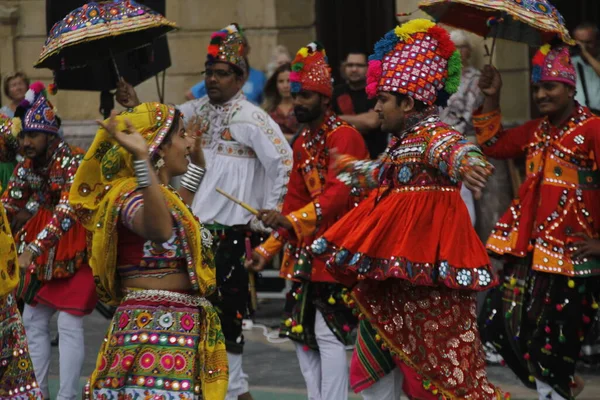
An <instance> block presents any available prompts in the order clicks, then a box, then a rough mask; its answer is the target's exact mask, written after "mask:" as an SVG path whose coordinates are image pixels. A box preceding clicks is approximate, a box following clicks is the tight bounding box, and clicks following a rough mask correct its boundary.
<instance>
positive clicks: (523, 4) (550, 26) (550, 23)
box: [419, 0, 575, 47]
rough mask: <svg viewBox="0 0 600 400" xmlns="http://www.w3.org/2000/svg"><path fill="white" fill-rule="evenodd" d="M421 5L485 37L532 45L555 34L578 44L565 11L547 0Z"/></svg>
mask: <svg viewBox="0 0 600 400" xmlns="http://www.w3.org/2000/svg"><path fill="white" fill-rule="evenodd" d="M419 8H420V9H421V10H423V11H425V12H426V13H427V14H429V15H431V16H432V17H433V18H434V19H435V20H436V21H438V22H441V23H443V24H446V25H450V26H452V27H455V28H459V29H464V30H466V31H469V32H473V33H475V34H478V35H480V36H484V37H494V38H498V39H506V40H512V41H515V42H521V43H527V44H529V45H530V46H532V47H539V46H541V45H543V44H545V43H549V42H550V41H551V40H553V39H554V38H555V37H558V38H559V39H560V40H562V41H563V42H565V43H566V44H569V45H574V44H575V42H574V41H573V39H571V36H570V35H569V31H568V30H567V28H566V27H565V21H564V19H563V17H562V15H560V13H559V12H558V11H557V10H556V8H555V7H554V6H553V5H551V4H549V3H548V2H547V1H546V0H421V1H419Z"/></svg>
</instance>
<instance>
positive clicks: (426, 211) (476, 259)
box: [312, 188, 498, 290]
mask: <svg viewBox="0 0 600 400" xmlns="http://www.w3.org/2000/svg"><path fill="white" fill-rule="evenodd" d="M377 195H378V191H377V190H375V191H373V192H372V193H371V195H370V196H369V198H368V199H367V200H365V201H363V202H362V203H361V204H360V205H359V206H358V207H356V208H355V209H354V210H352V211H350V212H349V213H348V214H346V215H345V216H344V217H343V218H342V219H341V220H340V221H338V222H337V223H336V224H335V225H333V226H332V227H331V228H330V229H329V230H328V231H327V232H326V233H325V235H324V236H323V237H321V238H319V239H317V240H316V241H315V242H314V243H313V245H312V251H313V253H314V254H315V255H316V256H317V257H320V258H322V259H325V260H327V268H328V269H329V271H330V272H331V273H332V274H333V275H334V276H335V277H336V279H338V280H339V281H340V282H342V283H344V284H346V285H349V286H351V285H354V284H355V283H356V280H362V279H374V280H377V281H382V280H386V279H388V278H398V279H404V280H408V281H409V282H411V283H413V284H415V285H424V286H437V285H438V284H443V285H445V286H448V287H450V288H455V289H471V290H487V289H489V288H491V287H493V286H496V285H497V284H498V278H497V275H496V274H495V273H494V271H493V269H492V267H491V266H490V261H489V258H488V256H487V252H486V249H485V247H484V245H483V243H481V241H480V240H479V237H478V236H477V234H476V233H475V230H474V229H473V226H472V225H471V219H470V217H469V212H468V210H467V207H466V206H465V204H464V202H463V200H462V198H461V197H460V190H459V188H444V191H442V190H440V189H438V190H430V191H414V192H413V191H404V192H391V193H390V194H388V195H387V196H384V197H383V198H382V199H381V200H380V201H379V202H377V203H376V197H377Z"/></svg>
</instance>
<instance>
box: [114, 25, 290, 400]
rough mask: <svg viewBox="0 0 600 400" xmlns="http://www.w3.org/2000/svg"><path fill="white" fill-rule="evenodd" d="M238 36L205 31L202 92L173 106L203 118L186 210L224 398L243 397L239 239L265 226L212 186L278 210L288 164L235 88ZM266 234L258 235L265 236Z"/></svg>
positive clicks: (243, 286) (268, 124)
mask: <svg viewBox="0 0 600 400" xmlns="http://www.w3.org/2000/svg"><path fill="white" fill-rule="evenodd" d="M243 46H244V39H243V37H242V34H241V32H240V31H239V29H238V26H237V25H236V24H232V25H229V26H227V27H225V28H224V29H222V30H220V31H218V32H215V33H214V34H213V35H212V39H211V44H210V45H209V46H208V54H207V59H206V71H205V76H206V87H207V89H208V95H207V96H204V97H202V98H200V99H197V100H192V101H189V102H187V103H185V104H182V105H181V106H179V109H180V110H181V111H182V113H183V114H184V115H185V118H189V119H194V118H196V117H200V118H201V119H202V120H207V121H210V128H209V131H208V132H207V133H206V135H204V137H203V139H202V145H203V149H204V153H205V155H206V161H207V171H206V175H205V177H204V182H203V184H202V190H201V191H199V192H198V193H196V195H195V196H194V200H193V203H192V209H193V210H194V214H196V215H197V216H198V217H199V218H200V219H201V220H202V221H203V222H204V223H206V227H207V228H208V229H210V230H211V231H212V232H213V234H214V238H215V240H214V243H215V244H214V246H215V249H216V250H215V261H216V265H217V286H218V288H219V290H218V296H216V298H215V299H214V300H213V303H214V304H215V307H216V309H217V312H218V313H219V318H220V319H221V324H222V327H223V333H224V335H225V340H226V343H227V358H228V360H229V388H228V393H227V400H238V397H241V399H242V400H250V399H251V398H252V397H251V396H250V394H249V392H248V376H247V375H246V374H245V373H244V371H243V369H242V353H243V349H244V336H243V334H242V320H243V318H244V316H245V315H248V308H249V304H248V299H249V293H248V292H249V290H248V272H247V271H246V270H245V269H244V266H243V261H241V260H243V257H244V255H245V252H246V250H245V240H246V238H247V237H250V238H251V239H252V241H253V243H255V244H258V243H259V241H260V240H261V235H263V234H265V233H266V232H267V228H266V227H265V226H264V225H263V224H262V222H261V221H260V220H258V218H256V217H254V216H253V215H252V214H250V212H249V211H246V210H244V209H243V208H241V207H239V206H238V205H237V204H235V203H233V202H231V201H229V200H228V199H226V198H225V197H223V196H221V195H220V194H218V193H217V192H216V191H215V189H216V188H220V189H223V190H224V191H226V192H228V193H230V194H231V195H233V196H234V197H236V198H238V199H241V200H243V201H244V202H246V203H248V204H250V205H252V206H253V207H256V208H259V209H267V210H273V209H278V210H279V209H281V205H282V203H283V197H284V196H285V192H286V186H287V182H288V179H289V174H290V170H291V167H292V156H291V153H292V151H291V148H290V146H289V145H288V144H287V141H286V139H285V137H284V136H283V134H282V133H281V129H279V126H278V125H277V124H276V123H275V122H274V121H273V120H272V119H271V118H270V117H269V116H268V115H267V113H266V112H264V111H263V110H261V109H260V108H258V107H257V106H255V105H254V104H252V103H250V102H249V101H247V100H246V98H245V96H244V94H243V93H242V92H241V90H242V86H243V85H244V75H245V71H246V69H247V63H246V60H245V59H244V57H243V54H244V49H243ZM117 99H118V100H119V102H120V103H121V104H122V105H124V106H126V107H131V106H133V105H135V104H139V100H138V99H137V96H136V94H135V90H133V88H132V87H131V85H128V84H126V83H124V82H122V83H121V85H120V87H119V89H118V92H117ZM265 236H266V235H265Z"/></svg>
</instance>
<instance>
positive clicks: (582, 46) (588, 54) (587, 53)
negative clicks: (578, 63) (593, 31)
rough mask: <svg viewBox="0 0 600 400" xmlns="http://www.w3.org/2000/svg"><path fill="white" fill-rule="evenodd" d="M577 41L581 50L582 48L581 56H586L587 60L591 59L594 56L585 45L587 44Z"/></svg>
mask: <svg viewBox="0 0 600 400" xmlns="http://www.w3.org/2000/svg"><path fill="white" fill-rule="evenodd" d="M576 43H577V46H579V50H581V56H582V57H583V58H585V59H586V60H589V59H590V58H594V57H593V56H592V55H591V54H590V52H589V51H588V49H587V47H585V44H583V43H581V42H580V41H577V42H576Z"/></svg>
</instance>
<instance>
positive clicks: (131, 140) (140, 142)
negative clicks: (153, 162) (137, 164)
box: [96, 110, 148, 160]
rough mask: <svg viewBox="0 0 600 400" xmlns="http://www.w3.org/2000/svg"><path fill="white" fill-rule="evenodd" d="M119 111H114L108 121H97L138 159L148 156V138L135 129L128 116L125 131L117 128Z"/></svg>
mask: <svg viewBox="0 0 600 400" xmlns="http://www.w3.org/2000/svg"><path fill="white" fill-rule="evenodd" d="M117 114H118V113H117V112H116V111H114V110H113V111H112V112H111V114H110V118H109V119H108V122H104V121H96V122H97V123H98V125H100V126H101V127H103V128H104V129H106V131H107V132H108V134H109V135H110V136H111V137H112V138H113V139H114V140H116V142H117V143H119V144H120V145H121V146H123V148H124V149H125V150H127V151H128V152H130V153H131V154H133V156H134V157H135V158H136V159H138V160H144V159H146V158H148V145H147V144H146V139H144V138H143V137H142V135H140V133H139V132H138V131H137V130H136V129H135V127H134V126H133V124H132V123H131V121H130V120H128V119H127V118H126V119H125V126H126V127H127V128H126V129H125V132H123V131H120V130H118V129H117V118H116V116H117Z"/></svg>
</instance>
